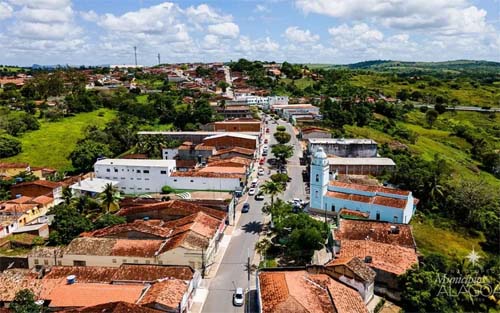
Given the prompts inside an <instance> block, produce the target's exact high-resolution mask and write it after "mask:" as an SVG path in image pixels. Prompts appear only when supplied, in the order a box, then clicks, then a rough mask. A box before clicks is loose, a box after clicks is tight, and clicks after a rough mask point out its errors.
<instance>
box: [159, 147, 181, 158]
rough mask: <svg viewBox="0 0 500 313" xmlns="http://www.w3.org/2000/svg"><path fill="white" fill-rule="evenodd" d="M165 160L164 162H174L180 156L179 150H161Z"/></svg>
mask: <svg viewBox="0 0 500 313" xmlns="http://www.w3.org/2000/svg"><path fill="white" fill-rule="evenodd" d="M161 151H162V155H163V159H164V160H173V159H174V158H175V157H176V156H177V155H178V154H179V149H177V148H174V149H167V148H164V149H161Z"/></svg>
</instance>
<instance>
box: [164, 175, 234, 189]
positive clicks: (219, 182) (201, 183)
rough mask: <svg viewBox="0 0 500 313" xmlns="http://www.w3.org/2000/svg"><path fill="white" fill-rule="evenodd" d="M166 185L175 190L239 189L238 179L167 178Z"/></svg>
mask: <svg viewBox="0 0 500 313" xmlns="http://www.w3.org/2000/svg"><path fill="white" fill-rule="evenodd" d="M167 185H168V186H170V187H172V188H175V189H195V190H236V189H239V187H240V179H239V178H212V177H182V176H181V177H179V176H173V177H169V179H168V182H167Z"/></svg>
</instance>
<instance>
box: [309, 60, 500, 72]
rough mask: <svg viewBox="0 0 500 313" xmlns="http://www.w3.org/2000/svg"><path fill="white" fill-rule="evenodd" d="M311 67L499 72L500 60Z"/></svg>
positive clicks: (317, 65)
mask: <svg viewBox="0 0 500 313" xmlns="http://www.w3.org/2000/svg"><path fill="white" fill-rule="evenodd" d="M311 67H313V68H314V67H316V68H318V67H321V68H349V69H354V70H358V69H364V70H374V71H397V72H404V71H416V70H417V71H418V70H421V71H457V72H462V71H477V70H481V71H488V72H490V71H495V72H500V62H492V61H474V60H455V61H445V62H405V61H393V60H371V61H363V62H358V63H352V64H347V65H334V64H311Z"/></svg>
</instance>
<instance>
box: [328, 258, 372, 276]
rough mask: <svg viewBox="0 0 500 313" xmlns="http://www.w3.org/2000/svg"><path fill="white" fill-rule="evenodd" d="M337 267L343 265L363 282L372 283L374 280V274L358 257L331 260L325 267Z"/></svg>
mask: <svg viewBox="0 0 500 313" xmlns="http://www.w3.org/2000/svg"><path fill="white" fill-rule="evenodd" d="M338 265H344V266H345V267H347V268H348V269H350V270H351V271H352V272H353V273H354V274H356V275H357V276H359V278H361V279H362V280H363V281H365V282H373V280H374V279H375V275H376V274H375V272H374V271H373V270H372V269H371V268H370V267H369V266H368V265H366V263H365V262H364V261H363V260H361V259H360V258H358V257H348V258H338V259H333V260H331V261H330V262H328V263H327V264H326V265H325V266H331V267H335V266H338Z"/></svg>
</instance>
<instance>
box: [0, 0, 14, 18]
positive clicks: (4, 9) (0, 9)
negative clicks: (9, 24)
mask: <svg viewBox="0 0 500 313" xmlns="http://www.w3.org/2000/svg"><path fill="white" fill-rule="evenodd" d="M13 11H14V10H13V9H12V7H11V6H10V5H9V4H8V3H7V2H3V1H2V2H0V20H3V19H6V18H9V17H11V16H12V12H13Z"/></svg>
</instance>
